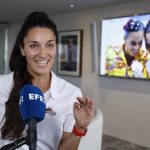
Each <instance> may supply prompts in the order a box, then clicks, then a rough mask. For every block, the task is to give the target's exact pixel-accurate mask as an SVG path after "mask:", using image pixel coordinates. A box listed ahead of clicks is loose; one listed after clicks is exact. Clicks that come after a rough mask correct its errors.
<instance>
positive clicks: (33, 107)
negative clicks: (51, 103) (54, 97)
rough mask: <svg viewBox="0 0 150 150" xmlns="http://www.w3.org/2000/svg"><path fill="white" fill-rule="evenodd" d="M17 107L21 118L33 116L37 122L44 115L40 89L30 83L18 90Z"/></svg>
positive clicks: (43, 103) (42, 97) (26, 119)
mask: <svg viewBox="0 0 150 150" xmlns="http://www.w3.org/2000/svg"><path fill="white" fill-rule="evenodd" d="M19 109H20V113H21V116H22V118H23V120H24V121H25V122H26V123H27V122H28V120H29V119H31V118H35V119H37V122H39V121H41V120H43V119H44V117H45V110H46V105H45V100H44V95H43V93H42V91H41V90H40V89H39V88H38V87H37V86H34V85H32V84H26V85H24V86H23V87H22V89H21V91H20V98H19Z"/></svg>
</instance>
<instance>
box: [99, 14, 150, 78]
mask: <svg viewBox="0 0 150 150" xmlns="http://www.w3.org/2000/svg"><path fill="white" fill-rule="evenodd" d="M99 71H100V75H102V76H111V77H123V78H136V79H137V78H138V79H150V14H140V15H132V16H125V17H113V18H105V19H102V20H101V47H100V70H99Z"/></svg>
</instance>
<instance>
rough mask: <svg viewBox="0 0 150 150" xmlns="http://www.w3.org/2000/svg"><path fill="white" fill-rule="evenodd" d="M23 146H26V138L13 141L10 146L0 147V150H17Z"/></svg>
mask: <svg viewBox="0 0 150 150" xmlns="http://www.w3.org/2000/svg"><path fill="white" fill-rule="evenodd" d="M24 144H27V138H26V137H22V138H20V139H18V140H16V141H14V142H12V143H10V144H7V145H5V146H3V147H1V149H0V150H14V149H16V148H18V147H20V146H22V145H24Z"/></svg>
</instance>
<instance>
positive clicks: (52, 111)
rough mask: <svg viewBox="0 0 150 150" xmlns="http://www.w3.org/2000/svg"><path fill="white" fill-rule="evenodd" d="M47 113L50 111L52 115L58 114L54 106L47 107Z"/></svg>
mask: <svg viewBox="0 0 150 150" xmlns="http://www.w3.org/2000/svg"><path fill="white" fill-rule="evenodd" d="M45 113H48V114H49V115H50V116H55V115H56V112H55V111H54V110H53V108H52V107H48V108H46V112H45Z"/></svg>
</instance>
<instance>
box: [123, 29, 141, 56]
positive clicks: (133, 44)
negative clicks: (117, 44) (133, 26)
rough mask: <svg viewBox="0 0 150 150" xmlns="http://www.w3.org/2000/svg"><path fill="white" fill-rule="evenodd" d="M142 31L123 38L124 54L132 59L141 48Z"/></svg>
mask: <svg viewBox="0 0 150 150" xmlns="http://www.w3.org/2000/svg"><path fill="white" fill-rule="evenodd" d="M143 37H144V31H137V32H131V33H130V34H129V35H128V36H127V37H126V38H125V52H126V54H128V55H130V56H132V57H134V56H136V55H137V54H138V52H139V49H140V48H141V46H142V41H143Z"/></svg>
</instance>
